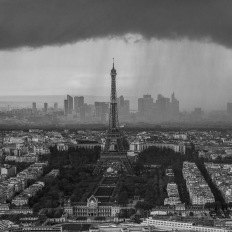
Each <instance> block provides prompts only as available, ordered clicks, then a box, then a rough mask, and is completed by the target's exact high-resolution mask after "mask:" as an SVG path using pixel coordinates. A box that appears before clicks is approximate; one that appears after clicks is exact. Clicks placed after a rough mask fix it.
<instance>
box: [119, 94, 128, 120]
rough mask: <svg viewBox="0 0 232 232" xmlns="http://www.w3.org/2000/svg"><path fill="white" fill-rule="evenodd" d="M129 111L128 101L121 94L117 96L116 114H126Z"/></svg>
mask: <svg viewBox="0 0 232 232" xmlns="http://www.w3.org/2000/svg"><path fill="white" fill-rule="evenodd" d="M129 113H130V101H129V100H125V99H124V97H123V96H120V97H119V98H118V114H119V116H127V115H129Z"/></svg>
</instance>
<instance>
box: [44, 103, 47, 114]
mask: <svg viewBox="0 0 232 232" xmlns="http://www.w3.org/2000/svg"><path fill="white" fill-rule="evenodd" d="M44 112H45V113H47V112H48V103H47V102H45V103H44Z"/></svg>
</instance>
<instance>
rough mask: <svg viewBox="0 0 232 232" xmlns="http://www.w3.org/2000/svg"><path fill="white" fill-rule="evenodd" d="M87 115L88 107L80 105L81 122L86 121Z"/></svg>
mask: <svg viewBox="0 0 232 232" xmlns="http://www.w3.org/2000/svg"><path fill="white" fill-rule="evenodd" d="M85 117H86V107H85V106H81V107H80V120H81V122H85Z"/></svg>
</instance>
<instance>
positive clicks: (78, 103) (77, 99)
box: [74, 96, 85, 112]
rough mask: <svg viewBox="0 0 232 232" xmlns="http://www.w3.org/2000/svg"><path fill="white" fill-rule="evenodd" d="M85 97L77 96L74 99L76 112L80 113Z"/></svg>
mask: <svg viewBox="0 0 232 232" xmlns="http://www.w3.org/2000/svg"><path fill="white" fill-rule="evenodd" d="M84 104H85V102H84V97H83V96H80V97H78V96H76V97H74V110H75V111H76V112H77V111H79V109H80V107H82V106H84Z"/></svg>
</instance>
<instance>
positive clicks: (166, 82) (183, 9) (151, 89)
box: [0, 0, 232, 110]
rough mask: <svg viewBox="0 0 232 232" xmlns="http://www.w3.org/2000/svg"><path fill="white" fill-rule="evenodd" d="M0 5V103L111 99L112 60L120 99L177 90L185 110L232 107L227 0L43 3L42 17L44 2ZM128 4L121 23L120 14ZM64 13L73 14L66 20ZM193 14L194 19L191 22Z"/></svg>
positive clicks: (231, 57)
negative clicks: (23, 98) (14, 98)
mask: <svg viewBox="0 0 232 232" xmlns="http://www.w3.org/2000/svg"><path fill="white" fill-rule="evenodd" d="M0 4H2V6H3V7H2V9H3V10H1V15H3V17H4V18H5V19H6V21H7V22H8V23H5V24H3V25H2V26H3V29H4V32H5V33H3V34H2V35H1V41H0V70H1V71H0V75H1V86H0V95H1V96H5V95H8V96H10V95H65V94H66V93H69V94H72V95H76V94H78V95H92V94H93V95H95V96H102V93H104V96H109V90H108V86H109V83H110V78H109V72H108V70H109V68H110V67H111V62H112V58H113V57H115V64H116V66H117V68H118V69H119V70H120V71H119V73H118V87H119V90H120V91H119V94H120V95H124V96H135V97H140V96H142V95H143V94H151V95H153V96H155V95H158V94H163V95H165V96H169V95H170V94H171V93H172V92H173V91H174V92H175V93H176V95H177V96H178V98H179V100H180V101H181V108H182V107H183V109H189V108H191V109H192V108H194V107H202V108H204V109H206V110H212V109H216V110H217V109H220V110H222V109H223V108H224V107H222V106H224V105H225V104H226V103H227V102H231V101H232V92H231V91H230V86H231V85H232V78H231V74H232V51H231V42H230V41H231V39H230V36H231V35H230V33H229V32H230V31H231V23H230V20H228V18H230V17H231V16H230V14H229V13H230V12H228V9H230V6H231V5H230V4H231V3H230V2H228V1H220V3H219V2H204V3H203V2H201V1H189V4H186V3H185V2H184V1H180V2H178V4H177V3H172V2H168V1H167V4H164V3H163V2H162V1H147V5H146V4H141V2H140V1H133V4H132V2H130V1H127V2H126V3H125V2H124V1H119V2H117V3H115V2H113V1H112V2H111V3H110V4H108V3H107V1H101V2H100V3H99V5H101V6H102V7H101V8H99V7H96V5H95V4H94V3H91V2H89V1H86V2H85V3H81V2H79V1H70V2H69V3H67V2H63V1H62V0H60V1H57V2H53V1H51V2H50V3H48V4H49V6H50V7H51V8H50V10H49V8H47V9H46V10H43V9H44V8H43V1H41V2H36V3H35V2H34V3H33V4H32V3H30V2H27V1H26V0H23V1H22V3H17V4H15V5H14V4H9V3H7V2H2V3H1V2H0ZM25 5H27V7H28V8H27V7H25ZM132 5H133V11H132V12H133V13H132V14H131V16H130V17H129V18H125V15H124V13H123V10H122V9H125V10H130V9H131V6H132ZM16 6H18V7H16ZM61 6H63V8H62V7H61ZM148 6H149V7H148ZM178 6H179V7H178ZM28 9H30V10H28ZM51 9H55V10H51ZM63 9H66V10H67V12H69V13H70V14H67V12H66V14H65V16H64V15H63V14H62V13H63ZM80 9H82V11H83V12H85V14H83V12H82V11H80ZM103 9H107V10H106V11H104V13H103V12H102V10H103ZM148 9H152V10H151V11H149V10H148ZM162 9H163V11H162ZM12 12H14V14H13V15H12ZM57 12H60V14H57ZM170 12H172V14H171V13H170ZM193 12H195V13H196V14H197V15H198V17H197V18H196V17H189V15H192V14H193ZM74 13H75V14H74ZM78 13H79V14H78ZM166 15H167V17H166ZM215 15H220V17H218V19H217V20H216V19H215V18H216V17H214V16H215ZM11 16H12V17H11ZM41 16H43V20H42V21H40V19H41ZM86 16H87V17H86ZM88 16H89V17H88ZM90 16H91V17H90ZM192 16H193V15H192ZM70 17H71V18H70ZM72 17H73V18H72ZM102 17H103V18H102ZM87 18H88V20H89V21H88V20H87ZM105 18H107V19H108V20H104V19H105ZM116 18H117V19H119V18H121V20H118V21H115V19H116ZM32 19H33V20H32ZM122 19H124V20H125V22H122V21H123V20H122ZM183 19H185V20H183ZM54 20H55V21H54ZM99 20H100V21H99ZM31 21H33V23H31ZM56 21H57V22H59V23H57V25H56V24H54V23H55V22H56ZM107 21H109V25H110V26H109V25H107V23H106V22H107ZM20 22H22V23H20ZM45 22H46V23H45ZM61 22H63V24H62V23H61ZM116 22H118V23H116ZM132 22H133V23H132ZM134 22H136V23H134ZM41 23H42V24H41ZM12 25H14V26H12ZM39 29H41V30H39ZM48 32H49V33H48ZM38 33H39V34H38Z"/></svg>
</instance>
